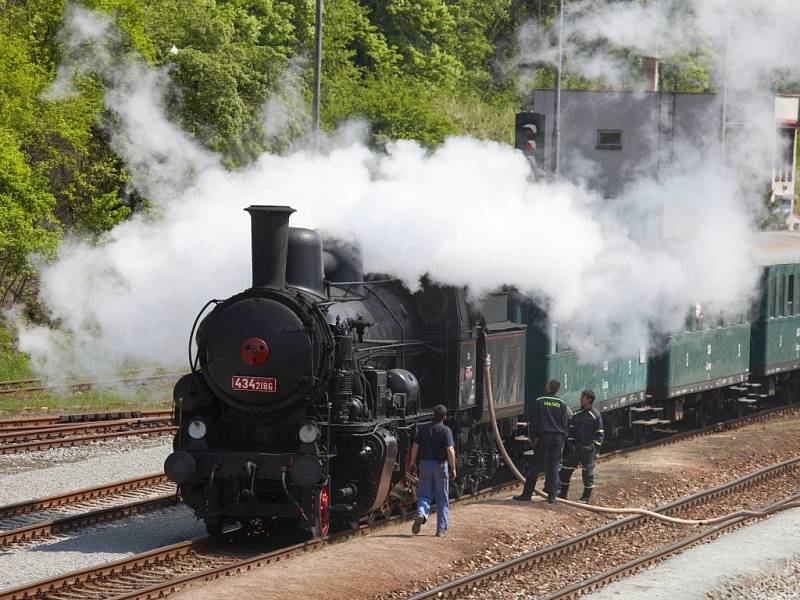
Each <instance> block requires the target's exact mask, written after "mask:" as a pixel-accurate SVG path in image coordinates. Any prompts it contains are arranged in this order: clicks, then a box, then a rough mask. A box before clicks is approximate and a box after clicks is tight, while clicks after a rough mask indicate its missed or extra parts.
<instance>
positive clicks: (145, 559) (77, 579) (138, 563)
mask: <svg viewBox="0 0 800 600" xmlns="http://www.w3.org/2000/svg"><path fill="white" fill-rule="evenodd" d="M514 485H515V484H511V485H509V484H503V485H500V486H495V487H492V488H487V489H485V490H480V491H478V492H475V493H474V494H470V495H469V496H463V497H462V498H461V499H460V500H457V501H456V502H457V503H468V502H474V501H477V500H481V499H483V498H488V497H491V496H494V495H497V494H500V493H504V492H507V491H508V490H509V489H511V488H512V487H513V486H514ZM411 517H412V514H411V513H409V514H406V515H395V516H393V517H391V518H390V519H388V520H386V521H380V522H379V523H376V524H372V525H370V524H364V525H361V526H360V527H359V528H358V529H356V530H350V531H342V532H340V533H336V534H334V535H331V536H329V537H327V538H324V539H316V540H311V541H308V542H303V543H300V544H294V545H291V546H287V547H284V548H280V549H277V550H273V551H270V552H266V553H258V554H254V555H253V556H251V557H247V558H240V557H236V556H225V555H223V554H220V555H217V556H215V557H214V558H215V559H216V560H217V562H220V561H221V562H225V563H227V564H222V565H215V566H213V567H212V568H210V569H201V570H200V571H199V572H197V573H190V574H188V575H184V576H180V577H177V578H170V577H169V576H168V575H164V573H163V569H166V568H169V563H170V562H171V561H174V560H179V559H180V560H184V559H186V558H187V556H188V555H191V554H193V553H201V552H206V551H212V550H213V549H214V546H215V541H214V540H213V539H212V538H210V537H206V538H202V539H199V540H189V541H185V542H180V543H177V544H172V545H170V546H165V547H163V548H156V549H154V550H149V551H147V552H143V553H141V554H136V555H134V556H131V557H127V558H123V559H120V560H117V561H113V562H109V563H105V564H102V565H97V566H94V567H88V568H86V569H81V570H78V571H73V572H70V573H64V574H61V575H57V576H55V577H51V578H48V579H44V580H42V581H37V582H34V583H32V584H29V585H23V586H20V587H17V588H13V589H9V590H4V591H0V600H31V599H33V598H59V597H62V596H59V594H60V593H63V597H64V598H67V597H70V596H71V597H75V596H74V595H75V594H76V593H77V594H78V596H80V595H81V593H80V592H73V591H71V590H70V588H72V587H73V586H79V585H82V584H87V583H88V584H91V585H92V586H93V588H94V589H95V590H97V589H98V588H102V587H103V586H110V587H111V588H113V587H114V583H113V582H111V581H109V578H111V577H114V576H118V577H125V581H124V583H122V584H120V585H122V586H124V587H131V586H133V587H136V588H137V589H134V590H130V591H128V592H124V593H120V594H109V595H106V594H105V593H104V594H103V597H104V598H127V599H133V598H160V597H162V596H164V595H165V594H167V593H169V591H170V590H174V589H177V587H182V586H183V585H185V583H189V582H192V581H200V580H211V579H216V578H217V577H220V576H223V575H230V574H234V573H237V572H241V571H247V570H250V569H253V568H256V567H258V566H262V565H267V564H271V563H275V562H279V561H281V560H285V559H287V558H291V557H293V556H297V555H300V554H304V553H306V552H309V551H315V550H319V549H321V548H323V547H325V546H328V545H330V544H334V543H339V542H343V541H345V540H348V539H351V538H354V537H358V536H361V535H364V534H366V533H367V532H369V531H372V530H374V529H375V528H377V527H381V526H384V525H387V524H389V523H394V522H397V521H404V520H409V519H410V518H411ZM149 567H159V573H160V578H162V579H163V581H162V582H159V583H153V582H151V581H149V579H150V578H151V577H152V576H151V575H148V576H146V577H144V578H143V579H142V585H141V586H139V587H137V586H135V585H134V583H133V580H135V578H136V570H137V569H146V568H149ZM176 586H177V587H176Z"/></svg>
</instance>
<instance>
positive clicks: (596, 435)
mask: <svg viewBox="0 0 800 600" xmlns="http://www.w3.org/2000/svg"><path fill="white" fill-rule="evenodd" d="M604 435H605V432H604V431H603V417H602V416H600V413H599V412H598V411H596V410H595V409H594V408H582V409H580V410H579V411H578V412H576V413H575V414H574V415H572V418H571V419H570V420H569V437H567V441H569V442H575V444H577V445H578V446H588V445H589V444H594V445H595V446H597V447H598V448H599V447H600V446H601V445H602V443H603V436H604Z"/></svg>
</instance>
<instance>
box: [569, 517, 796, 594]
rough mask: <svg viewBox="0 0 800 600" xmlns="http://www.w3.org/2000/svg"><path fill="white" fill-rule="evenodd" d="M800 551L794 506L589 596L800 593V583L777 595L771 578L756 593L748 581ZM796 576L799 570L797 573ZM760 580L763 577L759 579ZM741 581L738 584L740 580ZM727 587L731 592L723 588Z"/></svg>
mask: <svg viewBox="0 0 800 600" xmlns="http://www.w3.org/2000/svg"><path fill="white" fill-rule="evenodd" d="M798 553H800V509H794V510H789V511H787V512H785V513H779V514H778V515H776V516H774V517H772V518H771V519H768V520H766V521H764V522H761V523H757V524H755V525H751V526H750V527H744V528H742V529H738V530H736V531H734V532H733V533H730V534H728V535H725V536H723V537H720V538H717V539H716V540H714V541H712V542H710V543H708V544H703V545H700V546H695V547H694V548H691V549H689V550H687V551H685V552H684V553H683V554H680V555H678V556H676V557H674V558H671V559H669V560H666V561H664V562H662V563H659V564H658V565H656V566H655V567H652V568H650V569H647V570H645V571H642V572H641V573H637V574H636V575H634V576H632V577H628V578H627V579H623V580H622V581H618V582H616V583H613V584H611V585H609V586H608V587H606V588H604V589H602V590H600V591H599V592H596V593H594V594H589V595H587V596H585V597H586V598H592V600H619V599H621V598H625V599H626V600H674V599H675V598H681V600H708V599H709V598H713V599H715V600H716V599H722V598H725V599H734V598H736V599H738V598H748V599H751V598H752V599H760V598H764V599H770V600H778V599H779V598H780V599H784V598H785V599H789V598H793V599H794V598H799V597H800V592H798V589H797V588H794V589H791V588H789V589H786V590H784V592H785V594H784V595H775V594H774V592H773V591H771V590H770V587H769V585H768V584H769V579H766V580H764V579H762V581H763V582H764V583H765V587H764V593H763V594H753V595H751V594H750V593H749V591H747V587H746V582H742V581H741V580H743V579H745V578H751V577H753V576H756V575H758V574H759V573H761V574H762V575H763V572H764V571H765V570H769V569H770V568H771V567H774V565H775V563H776V562H777V561H785V559H787V558H789V557H793V556H796V555H797V554H798ZM794 578H795V581H797V579H798V573H797V571H795V573H794ZM759 579H760V578H759ZM737 580H740V583H739V584H738V585H737V584H736V581H737ZM723 590H724V591H726V592H727V594H726V593H724V592H723Z"/></svg>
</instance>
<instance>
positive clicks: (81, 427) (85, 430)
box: [0, 414, 172, 447]
mask: <svg viewBox="0 0 800 600" xmlns="http://www.w3.org/2000/svg"><path fill="white" fill-rule="evenodd" d="M171 421H172V415H171V414H170V415H169V416H168V417H135V418H133V419H117V420H113V421H95V422H93V423H65V424H63V425H55V426H53V427H34V428H31V429H27V428H26V429H16V430H11V431H3V430H0V447H2V445H3V444H10V443H19V442H31V441H48V440H57V439H59V438H63V437H69V436H74V435H81V434H89V435H91V434H94V433H104V432H112V431H126V430H132V429H135V430H139V429H143V430H146V429H148V428H155V427H158V426H162V427H163V426H164V425H167V424H169V425H171Z"/></svg>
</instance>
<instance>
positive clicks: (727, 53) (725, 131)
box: [720, 22, 731, 164]
mask: <svg viewBox="0 0 800 600" xmlns="http://www.w3.org/2000/svg"><path fill="white" fill-rule="evenodd" d="M730 41H731V25H730V22H729V23H728V24H727V25H726V27H725V59H724V62H723V67H722V135H721V136H720V142H721V149H722V163H723V164H725V163H726V161H727V158H726V146H727V144H728V71H729V69H730V48H729V44H730Z"/></svg>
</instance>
